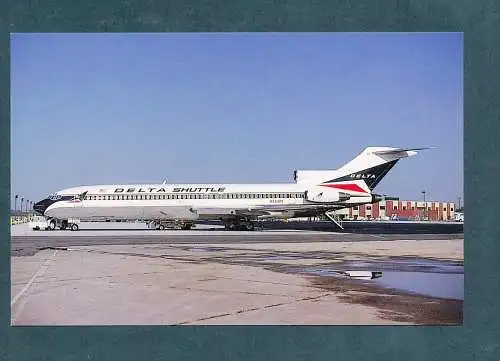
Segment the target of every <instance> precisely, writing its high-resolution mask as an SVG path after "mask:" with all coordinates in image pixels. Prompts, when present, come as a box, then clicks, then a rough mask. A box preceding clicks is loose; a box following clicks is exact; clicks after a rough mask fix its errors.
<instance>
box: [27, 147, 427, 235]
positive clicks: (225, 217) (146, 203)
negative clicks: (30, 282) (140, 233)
mask: <svg viewBox="0 0 500 361" xmlns="http://www.w3.org/2000/svg"><path fill="white" fill-rule="evenodd" d="M422 149H427V148H413V149H400V148H391V147H368V148H366V149H364V150H363V151H362V152H361V153H360V154H359V155H358V156H356V157H355V158H354V159H353V160H351V161H350V162H348V163H347V164H345V165H344V166H342V167H341V168H339V169H337V170H296V171H295V172H294V183H289V184H165V182H164V183H163V184H115V185H95V186H79V187H74V188H67V189H63V190H60V191H58V192H56V193H54V194H52V195H50V196H48V197H47V198H45V199H43V200H41V201H40V202H38V203H36V204H35V205H34V206H33V209H34V210H35V211H36V212H37V213H39V214H41V215H43V216H45V217H47V219H48V221H49V229H55V228H56V227H59V228H60V229H66V228H68V227H70V228H71V229H72V230H78V224H77V223H76V222H74V221H72V220H74V219H78V220H88V221H91V220H98V219H120V220H143V221H146V222H149V223H150V225H151V226H152V227H153V228H156V229H164V228H165V225H166V224H167V223H168V222H174V221H175V222H181V223H182V224H183V228H184V229H189V228H190V227H191V225H192V224H193V223H194V222H196V221H197V220H214V219H218V220H221V221H222V222H224V224H225V226H226V228H227V229H235V230H236V229H247V230H252V229H253V227H254V224H253V221H255V220H257V219H263V218H293V217H304V216H316V215H320V214H326V215H327V216H329V218H330V219H332V221H335V220H334V219H333V218H332V217H331V212H332V211H335V210H338V209H342V208H346V207H354V206H358V205H361V204H366V203H375V202H378V201H380V200H381V199H383V197H382V196H380V195H377V194H374V193H372V191H373V190H374V188H375V187H376V186H377V184H378V183H379V182H380V181H381V180H382V178H383V177H384V176H385V175H386V174H387V173H388V172H389V171H390V170H391V168H392V167H394V165H395V164H396V163H397V162H398V161H399V160H400V159H402V158H406V157H410V156H414V155H416V154H417V151H418V150H422Z"/></svg>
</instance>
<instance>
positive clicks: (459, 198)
mask: <svg viewBox="0 0 500 361" xmlns="http://www.w3.org/2000/svg"><path fill="white" fill-rule="evenodd" d="M461 199H462V197H458V209H459V210H460V200H461Z"/></svg>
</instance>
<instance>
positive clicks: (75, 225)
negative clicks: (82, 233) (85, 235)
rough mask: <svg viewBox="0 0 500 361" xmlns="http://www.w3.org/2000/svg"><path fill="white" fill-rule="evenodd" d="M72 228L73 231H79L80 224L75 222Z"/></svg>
mask: <svg viewBox="0 0 500 361" xmlns="http://www.w3.org/2000/svg"><path fill="white" fill-rule="evenodd" d="M71 230H72V231H78V224H76V223H73V224H72V225H71Z"/></svg>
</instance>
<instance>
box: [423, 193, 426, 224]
mask: <svg viewBox="0 0 500 361" xmlns="http://www.w3.org/2000/svg"><path fill="white" fill-rule="evenodd" d="M422 194H423V195H424V220H425V219H426V213H427V204H426V203H425V191H422Z"/></svg>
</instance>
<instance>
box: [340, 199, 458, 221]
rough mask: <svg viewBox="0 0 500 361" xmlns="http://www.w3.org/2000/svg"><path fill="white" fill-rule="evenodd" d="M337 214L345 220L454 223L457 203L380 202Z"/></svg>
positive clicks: (344, 210)
mask: <svg viewBox="0 0 500 361" xmlns="http://www.w3.org/2000/svg"><path fill="white" fill-rule="evenodd" d="M337 214H339V215H342V216H343V218H344V219H345V220H369V219H380V220H388V219H406V220H412V221H413V220H415V221H419V220H429V221H454V220H455V203H452V202H425V203H424V202H421V201H420V202H419V201H380V202H378V203H374V204H364V205H361V206H358V207H353V208H349V209H343V210H341V211H338V212H337Z"/></svg>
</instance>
